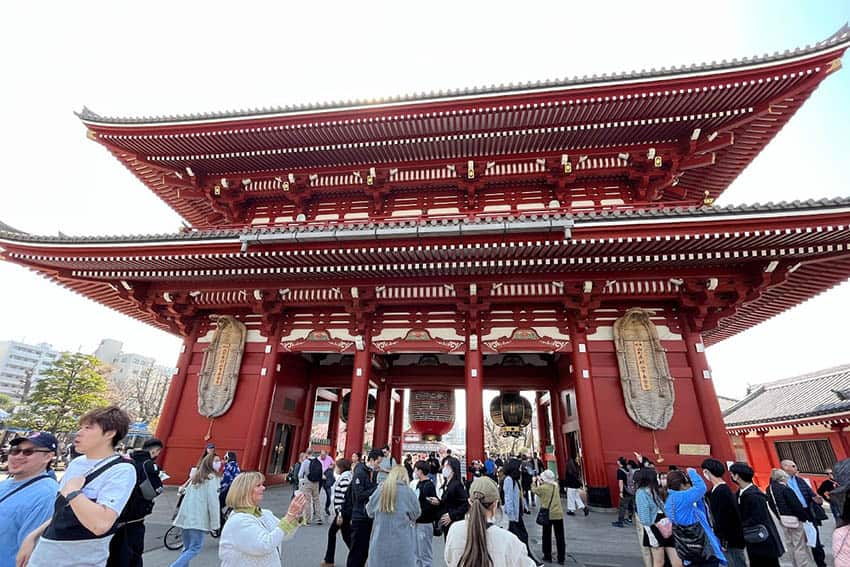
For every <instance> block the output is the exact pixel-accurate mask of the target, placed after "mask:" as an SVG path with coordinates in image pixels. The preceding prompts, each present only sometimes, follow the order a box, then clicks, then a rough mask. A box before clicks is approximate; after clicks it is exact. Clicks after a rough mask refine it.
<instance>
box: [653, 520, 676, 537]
mask: <svg viewBox="0 0 850 567" xmlns="http://www.w3.org/2000/svg"><path fill="white" fill-rule="evenodd" d="M655 527H656V528H658V533H660V534H661V537H663V538H664V539H668V538H669V537H670V536H671V535H673V522H671V521H670V518H668V517H667V516H664V517H663V518H661V519H660V520H658V521H657V522H655Z"/></svg>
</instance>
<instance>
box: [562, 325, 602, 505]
mask: <svg viewBox="0 0 850 567" xmlns="http://www.w3.org/2000/svg"><path fill="white" fill-rule="evenodd" d="M570 334H571V340H572V344H573V352H572V361H573V375H574V377H575V379H574V383H575V389H576V407H577V408H578V422H579V427H580V428H581V450H582V467H583V468H584V475H585V481H586V482H587V485H588V488H590V489H591V490H593V489H604V490H605V492H607V491H608V490H607V487H608V478H607V476H606V474H605V456H604V453H603V451H602V433H601V431H600V429H599V415H598V412H597V406H596V394H595V392H594V390H593V379H592V374H591V368H590V356H588V352H587V346H588V345H587V333H585V332H584V331H579V330H578V329H576V328H572V329H570Z"/></svg>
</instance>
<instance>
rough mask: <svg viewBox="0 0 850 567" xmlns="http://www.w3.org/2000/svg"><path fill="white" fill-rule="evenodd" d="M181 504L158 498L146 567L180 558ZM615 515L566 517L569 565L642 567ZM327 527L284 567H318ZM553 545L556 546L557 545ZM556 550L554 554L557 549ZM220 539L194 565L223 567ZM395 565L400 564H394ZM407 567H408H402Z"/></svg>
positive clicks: (277, 495) (303, 540)
mask: <svg viewBox="0 0 850 567" xmlns="http://www.w3.org/2000/svg"><path fill="white" fill-rule="evenodd" d="M291 494H292V492H291V489H290V488H284V487H272V488H270V489H269V490H267V491H266V495H265V500H264V502H263V504H264V507H265V508H269V509H270V510H272V511H273V512H274V513H275V514H277V515H283V514H284V513H285V512H286V507H287V505H288V503H289V499H290V496H291ZM176 502H177V495H176V492H175V491H174V489H169V490H167V491H166V493H165V494H163V495H162V496H160V497H159V498H158V499H157V504H156V508H155V509H154V513H153V514H152V515H151V516H150V517H149V518H148V521H147V522H146V525H147V535H146V538H145V557H144V561H145V565H146V566H147V567H167V566H168V565H170V564H171V562H173V561H174V560H176V559H177V556H178V555H179V554H180V552H179V551H169V550H168V549H165V547H164V545H163V540H162V538H163V535H164V534H165V532H166V530H167V529H168V528H169V527H170V525H171V523H170V522H171V515H172V513H173V511H174V506H175V504H176ZM535 514H536V508H535V509H534V510H533V511H532V514H530V515H527V516H526V517H525V524H526V527H527V528H528V531H529V533H530V534H531V546H532V550H533V551H534V552H535V553H536V554H537V556H538V557H540V556H541V555H542V554H541V553H540V535H539V528H538V527H537V526H536V525H534V517H535ZM615 519H616V517H615V516H614V514H613V512H611V511H607V510H600V511H594V512H591V514H590V516H588V517H587V518H585V517H583V516H575V517H567V519H566V534H567V554H568V556H569V557H568V558H567V564H568V565H570V564H572V565H576V564H581V565H587V566H588V567H641V566H642V565H643V561H642V559H641V555H640V548H639V546H638V539H637V533H636V531H635V530H633V529H617V528H613V527H611V522H612V521H613V520H615ZM327 529H328V528H327V524H325V525H324V526H312V525H311V526H306V527H302V528H301V529H299V530H298V532H297V533H296V534H295V537H294V538H293V539H292V540H290V541H288V542H286V544H284V551H283V565H284V566H286V567H302V566H310V567H318V565H319V563H321V561H322V558H323V556H324V553H325V545H326V543H327ZM553 544H554V542H553ZM553 551H554V550H553ZM346 554H347V548H346V547H345V544H344V543H342V539H341V538H339V539H338V543H337V551H336V565H338V566H344V565H345V558H346ZM442 557H443V539H442V538H434V559H435V561H434V567H445V562H444V561H443V559H442ZM218 564H219V561H218V540H216V539H213V538H210V537H207V538H206V541H205V543H204V550H203V552H202V553H201V554H200V555H199V556H198V557H197V558H195V560H193V561H192V565H195V566H212V565H218ZM392 567H396V566H392ZM398 567H407V566H398Z"/></svg>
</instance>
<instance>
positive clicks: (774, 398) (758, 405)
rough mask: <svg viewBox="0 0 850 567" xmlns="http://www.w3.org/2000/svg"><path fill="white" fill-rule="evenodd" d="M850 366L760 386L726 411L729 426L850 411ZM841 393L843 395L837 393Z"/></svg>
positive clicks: (846, 365)
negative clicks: (849, 391)
mask: <svg viewBox="0 0 850 567" xmlns="http://www.w3.org/2000/svg"><path fill="white" fill-rule="evenodd" d="M848 389H850V364H844V365H842V366H836V367H834V368H827V369H825V370H820V371H818V372H812V373H809V374H803V375H802V376H793V377H791V378H785V379H783V380H777V381H775V382H768V383H765V384H761V385H759V386H758V387H757V388H756V389H755V390H754V391H752V392H751V393H750V394H749V395H748V396H747V397H746V398H744V399H743V400H741V401H740V402H738V403H737V404H735V405H734V406H732V407H731V408H729V409H728V410H726V411H725V412H724V421H725V422H726V425H727V426H728V427H735V426H742V425H751V424H752V425H756V424H761V423H770V422H776V421H786V420H793V419H803V418H807V417H813V416H818V415H826V414H831V413H839V412H850V399H842V397H846V396H843V395H840V394H839V393H841V392H845V391H846V390H848ZM836 392H839V393H836Z"/></svg>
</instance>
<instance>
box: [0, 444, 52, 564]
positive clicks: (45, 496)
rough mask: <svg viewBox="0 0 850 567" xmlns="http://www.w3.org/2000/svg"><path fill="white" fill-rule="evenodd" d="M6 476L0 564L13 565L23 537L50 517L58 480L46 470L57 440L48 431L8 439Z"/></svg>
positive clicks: (0, 494) (1, 487)
mask: <svg viewBox="0 0 850 567" xmlns="http://www.w3.org/2000/svg"><path fill="white" fill-rule="evenodd" d="M9 446H10V449H9V476H10V478H9V479H7V480H4V481H2V482H0V518H3V521H2V522H0V550H3V551H0V567H14V565H15V555H16V554H17V553H18V549H19V548H20V546H21V542H22V541H23V540H24V538H25V537H26V536H27V534H29V533H30V532H31V531H33V530H34V529H35V528H37V527H38V526H40V525H41V524H42V523H44V522H45V521H47V520H49V519H50V517H51V516H52V515H53V502H54V500H55V499H56V492H57V491H58V490H59V484H57V482H56V481H55V480H54V479H53V478H51V477H50V475H48V474H47V471H48V467H49V466H50V463H51V462H52V461H53V458H54V457H55V456H56V450H57V448H58V444H57V442H56V438H55V437H54V436H53V435H51V434H50V433H34V434H32V435H30V436H29V437H16V438H15V439H12V442H11V443H9Z"/></svg>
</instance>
